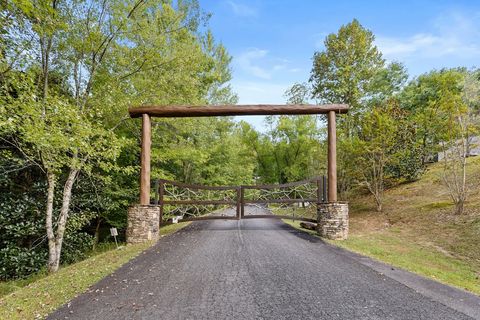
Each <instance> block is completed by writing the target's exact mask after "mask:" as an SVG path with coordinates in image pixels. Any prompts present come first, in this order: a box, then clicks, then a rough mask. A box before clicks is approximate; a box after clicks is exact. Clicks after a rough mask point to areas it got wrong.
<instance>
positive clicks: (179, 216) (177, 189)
mask: <svg viewBox="0 0 480 320" xmlns="http://www.w3.org/2000/svg"><path fill="white" fill-rule="evenodd" d="M326 186H327V179H326V177H325V176H321V177H316V178H312V179H307V180H303V181H297V182H292V183H286V184H272V185H255V186H254V185H248V186H204V185H193V184H186V183H181V182H176V181H170V180H164V179H160V180H157V181H156V182H155V200H154V203H153V204H154V205H159V206H160V223H161V224H165V223H169V222H171V221H178V222H183V221H195V220H213V219H230V220H239V219H253V218H274V219H295V220H302V221H310V222H316V218H313V217H312V218H308V217H304V216H297V217H295V216H291V215H283V214H269V215H258V214H245V208H246V207H247V206H252V205H269V204H274V205H276V206H291V207H292V208H293V210H295V206H299V205H302V206H303V207H305V206H306V204H308V205H311V204H313V205H314V209H315V212H316V208H317V206H318V205H319V204H321V203H324V202H327V188H326ZM231 207H233V208H235V215H216V213H218V212H219V210H223V209H225V208H231ZM294 212H295V211H294ZM314 216H316V214H314Z"/></svg>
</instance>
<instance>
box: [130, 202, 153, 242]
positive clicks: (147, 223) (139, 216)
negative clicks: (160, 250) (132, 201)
mask: <svg viewBox="0 0 480 320" xmlns="http://www.w3.org/2000/svg"><path fill="white" fill-rule="evenodd" d="M159 229H160V207H159V206H152V205H139V204H137V205H133V206H131V207H129V208H128V218H127V243H128V244H133V243H142V242H147V241H152V240H154V241H155V240H157V239H158V234H159Z"/></svg>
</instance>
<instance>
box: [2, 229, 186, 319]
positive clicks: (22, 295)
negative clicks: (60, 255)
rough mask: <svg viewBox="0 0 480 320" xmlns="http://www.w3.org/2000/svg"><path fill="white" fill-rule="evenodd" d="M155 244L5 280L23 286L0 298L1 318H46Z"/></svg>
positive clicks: (130, 247)
mask: <svg viewBox="0 0 480 320" xmlns="http://www.w3.org/2000/svg"><path fill="white" fill-rule="evenodd" d="M188 224H189V223H181V224H171V225H168V226H165V227H162V228H161V229H160V234H161V235H162V236H165V235H168V234H171V233H173V232H175V231H177V230H179V229H181V228H183V227H185V226H187V225H188ZM152 244H153V242H151V243H144V244H137V245H129V246H124V247H121V248H119V249H113V250H110V251H106V252H104V253H100V254H97V255H95V256H92V257H90V258H87V259H85V260H83V261H80V262H78V263H75V264H71V265H69V266H66V267H62V268H61V269H60V270H59V271H58V272H57V273H55V274H52V275H45V274H38V275H33V276H32V277H31V278H29V279H25V280H17V281H15V282H13V281H12V282H10V284H9V282H4V283H2V286H3V287H4V288H5V287H6V286H9V285H10V286H12V285H13V286H20V285H24V286H23V287H19V288H18V289H16V290H15V291H13V292H12V293H10V294H8V295H6V296H4V297H2V298H0V319H12V320H13V319H43V318H45V317H46V316H47V315H48V314H49V313H51V312H52V311H54V310H55V309H57V308H58V307H60V306H61V305H63V304H64V303H66V302H68V301H70V300H71V299H73V298H74V297H76V296H77V295H79V294H81V293H83V292H85V290H86V289H88V287H90V286H91V285H93V284H94V283H96V282H98V281H99V280H100V279H102V278H104V277H105V276H107V275H109V274H110V273H112V272H113V271H115V270H116V269H118V268H119V267H120V266H122V265H123V264H125V263H126V262H128V261H129V260H131V259H133V258H134V257H136V256H137V255H139V254H140V253H141V252H142V251H144V250H145V249H147V248H148V247H150V246H151V245H152Z"/></svg>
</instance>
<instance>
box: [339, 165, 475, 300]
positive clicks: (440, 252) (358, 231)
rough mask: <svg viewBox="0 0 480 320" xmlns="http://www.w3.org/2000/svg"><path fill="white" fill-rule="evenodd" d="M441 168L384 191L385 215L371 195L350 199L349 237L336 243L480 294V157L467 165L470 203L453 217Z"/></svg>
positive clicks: (452, 208)
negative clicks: (462, 211) (463, 210)
mask: <svg viewBox="0 0 480 320" xmlns="http://www.w3.org/2000/svg"><path fill="white" fill-rule="evenodd" d="M441 173H442V164H441V163H437V164H434V165H431V166H430V167H429V168H428V171H427V173H426V174H425V175H424V176H423V177H422V179H420V180H419V181H416V182H413V183H409V184H403V185H400V186H397V187H395V188H392V189H390V190H388V191H387V192H386V195H385V205H384V212H383V213H378V212H376V211H375V206H374V204H373V200H372V199H371V197H370V196H360V197H356V198H354V199H350V237H349V239H348V240H347V241H344V242H335V244H337V245H340V246H342V247H345V248H348V249H350V250H352V251H356V252H359V253H362V254H365V255H368V256H371V257H374V258H377V259H379V260H382V261H385V262H387V263H391V264H393V265H396V266H399V267H402V268H404V269H407V270H410V271H413V272H417V273H420V274H423V275H425V276H428V277H431V278H434V279H437V280H439V281H441V282H445V283H448V284H451V285H455V286H458V287H461V288H464V289H467V290H469V291H472V292H475V293H477V294H480V208H479V206H480V157H475V158H470V159H469V163H468V186H469V194H468V203H467V204H466V210H465V214H464V215H454V214H453V210H454V206H453V204H452V201H451V199H450V197H449V194H448V190H447V189H446V187H445V186H444V185H443V184H442V178H441Z"/></svg>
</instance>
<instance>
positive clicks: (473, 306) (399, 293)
mask: <svg viewBox="0 0 480 320" xmlns="http://www.w3.org/2000/svg"><path fill="white" fill-rule="evenodd" d="M468 315H469V316H468ZM49 318H50V319H117V320H118V319H434V320H440V319H455V320H460V319H472V318H477V319H480V298H478V297H476V296H474V295H470V294H467V293H465V292H463V291H461V290H457V289H453V288H450V287H447V286H444V285H440V284H438V283H436V282H433V281H430V280H426V279H424V278H421V277H418V276H415V275H412V274H410V273H408V272H404V271H401V270H395V269H394V268H391V267H389V266H386V265H384V264H380V263H376V262H373V261H372V260H370V259H368V258H365V257H362V256H359V255H355V254H351V253H348V252H346V251H344V250H341V249H338V248H336V247H333V246H331V245H328V244H326V243H324V242H322V241H321V240H320V239H318V238H316V237H312V236H309V235H306V234H305V233H302V232H299V231H296V230H295V229H293V228H291V227H290V226H288V225H286V224H284V223H282V222H281V221H278V220H269V219H251V220H242V221H232V220H213V221H202V222H195V223H193V224H191V225H190V226H188V227H186V228H185V229H182V230H181V231H179V232H177V233H175V234H173V235H171V236H168V237H165V238H163V239H161V240H160V241H159V242H158V244H157V245H155V246H154V247H152V248H151V249H149V250H148V251H146V253H144V254H142V255H140V256H139V257H138V258H136V259H135V260H133V261H131V262H129V263H127V264H126V265H124V266H123V267H122V268H120V269H119V270H117V271H116V272H115V273H114V274H112V275H111V276H108V277H106V278H105V279H103V280H101V281H100V282H99V283H97V284H96V285H94V286H93V287H92V288H91V289H90V290H89V291H88V292H87V293H85V294H83V295H81V296H79V297H77V298H76V299H74V300H72V301H71V302H70V303H69V304H67V305H65V306H63V307H62V308H60V309H59V310H57V311H56V312H55V313H53V314H51V315H50V317H49Z"/></svg>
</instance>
